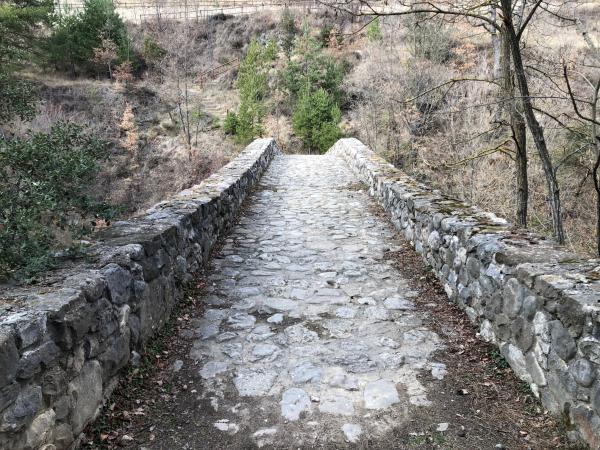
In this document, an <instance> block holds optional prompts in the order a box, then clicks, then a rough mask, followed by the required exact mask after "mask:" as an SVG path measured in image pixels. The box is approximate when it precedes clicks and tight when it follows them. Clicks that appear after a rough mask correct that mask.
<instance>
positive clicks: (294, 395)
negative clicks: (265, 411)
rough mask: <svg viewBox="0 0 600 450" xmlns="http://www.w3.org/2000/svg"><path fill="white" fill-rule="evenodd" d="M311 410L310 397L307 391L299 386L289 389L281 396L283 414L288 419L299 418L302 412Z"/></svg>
mask: <svg viewBox="0 0 600 450" xmlns="http://www.w3.org/2000/svg"><path fill="white" fill-rule="evenodd" d="M308 410H310V398H309V397H308V394H307V393H306V391H304V390H302V389H298V388H291V389H288V390H287V391H285V392H284V393H283V396H282V397H281V415H282V416H283V417H284V418H285V419H287V420H292V421H295V420H298V419H300V414H302V413H303V412H304V411H308Z"/></svg>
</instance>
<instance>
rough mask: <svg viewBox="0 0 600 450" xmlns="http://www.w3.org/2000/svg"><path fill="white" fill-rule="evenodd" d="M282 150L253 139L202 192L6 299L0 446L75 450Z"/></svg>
mask: <svg viewBox="0 0 600 450" xmlns="http://www.w3.org/2000/svg"><path fill="white" fill-rule="evenodd" d="M277 152H278V149H277V147H276V144H275V142H274V141H273V140H270V139H259V140H256V141H254V142H253V143H252V144H251V145H249V146H248V147H247V148H246V149H245V150H244V151H243V152H242V153H241V154H240V155H239V156H238V157H237V158H236V159H234V160H233V161H232V162H231V163H229V164H228V165H226V166H225V167H223V168H222V169H221V170H219V171H218V172H217V173H215V174H213V175H212V176H210V177H209V178H208V179H206V180H205V181H203V182H202V183H201V184H199V185H197V186H194V187H192V188H190V189H187V190H185V191H183V192H181V193H179V194H178V195H177V196H175V197H173V198H172V199H170V200H168V201H165V202H162V203H159V204H157V205H155V206H154V207H153V208H152V209H150V210H149V211H148V212H147V213H146V214H145V215H143V216H140V217H137V218H134V219H131V220H127V221H122V222H117V223H115V224H114V225H113V226H112V227H111V228H109V229H107V230H106V231H105V232H104V233H102V234H101V235H99V236H98V237H97V240H96V241H95V243H94V245H93V246H91V248H90V249H89V252H88V254H87V258H86V260H85V261H84V262H82V263H80V264H78V265H75V266H73V267H70V268H64V269H62V270H61V271H59V272H58V273H56V274H54V275H53V276H52V278H51V282H49V283H45V284H44V285H43V286H37V287H35V288H27V289H5V290H3V291H2V292H0V448H2V449H3V450H13V449H37V448H46V449H55V448H56V449H65V448H69V447H70V446H71V445H72V444H73V442H74V441H75V440H76V439H77V436H78V435H79V433H80V432H81V431H82V430H83V429H84V427H85V426H86V425H87V424H88V423H89V422H90V420H92V419H93V418H94V416H95V415H96V414H97V411H98V409H99V407H100V406H101V405H102V402H103V400H104V398H105V397H106V395H107V394H108V393H109V392H110V389H111V387H112V386H113V385H114V381H115V377H116V376H117V374H118V371H119V369H121V368H122V367H123V366H125V365H126V364H127V363H128V362H129V361H130V359H131V358H132V355H134V356H135V352H136V350H140V349H141V348H142V347H143V344H144V343H145V342H146V341H147V340H148V338H150V337H151V336H152V334H153V333H154V332H155V331H156V330H158V329H159V328H160V327H161V326H162V324H164V322H165V321H166V320H167V318H168V316H169V313H170V312H171V310H172V308H173V306H174V305H175V303H176V302H177V300H178V298H179V296H180V293H181V289H182V287H183V286H184V284H185V283H186V282H187V281H189V280H190V279H191V277H192V274H193V273H195V272H197V271H198V270H200V269H201V268H202V267H203V265H204V264H205V263H206V261H207V259H208V256H209V254H210V251H211V249H212V248H213V246H214V244H215V242H216V241H217V239H218V238H219V236H221V235H222V234H223V233H224V232H225V231H226V230H227V229H228V227H230V226H231V225H232V224H233V221H234V219H235V217H236V214H237V213H238V211H239V209H240V206H241V204H242V201H243V200H244V198H245V197H246V195H247V194H248V192H249V191H250V190H251V188H252V187H253V186H254V185H255V184H256V182H257V181H258V180H259V178H260V177H261V175H262V174H263V172H264V170H265V169H266V168H267V166H268V165H269V162H270V161H271V159H272V158H273V157H274V155H275V154H276V153H277Z"/></svg>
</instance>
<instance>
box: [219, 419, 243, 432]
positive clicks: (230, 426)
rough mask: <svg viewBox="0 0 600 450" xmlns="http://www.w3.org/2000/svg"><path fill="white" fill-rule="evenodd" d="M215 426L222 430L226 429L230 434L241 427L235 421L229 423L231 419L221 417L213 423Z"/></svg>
mask: <svg viewBox="0 0 600 450" xmlns="http://www.w3.org/2000/svg"><path fill="white" fill-rule="evenodd" d="M213 426H214V427H215V428H216V429H217V430H220V431H225V432H226V433H229V434H235V433H237V432H238V431H240V427H239V426H238V425H237V424H235V423H229V419H221V420H218V421H217V422H215V423H213Z"/></svg>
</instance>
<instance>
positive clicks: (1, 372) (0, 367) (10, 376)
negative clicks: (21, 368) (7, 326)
mask: <svg viewBox="0 0 600 450" xmlns="http://www.w3.org/2000/svg"><path fill="white" fill-rule="evenodd" d="M18 364H19V352H18V351H17V346H16V345H15V339H14V337H13V335H12V333H10V332H9V331H8V330H1V329H0V386H5V385H7V384H8V383H10V382H11V381H12V380H14V378H15V375H16V374H17V367H18Z"/></svg>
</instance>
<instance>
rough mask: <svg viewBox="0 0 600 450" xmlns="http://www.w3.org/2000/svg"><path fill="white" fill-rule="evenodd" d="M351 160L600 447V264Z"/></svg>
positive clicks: (507, 353) (516, 360)
mask: <svg viewBox="0 0 600 450" xmlns="http://www.w3.org/2000/svg"><path fill="white" fill-rule="evenodd" d="M329 153H331V154H334V155H339V156H341V157H343V158H344V159H345V160H346V162H347V163H348V164H349V165H350V167H351V168H352V169H353V171H354V172H355V173H356V175H357V176H358V177H359V179H360V180H362V181H363V182H364V183H366V184H367V185H368V187H369V189H370V192H371V194H372V195H373V196H375V197H376V198H377V200H378V201H379V203H380V204H381V205H382V206H383V207H384V209H385V210H386V211H387V213H388V214H389V216H390V217H391V220H392V222H393V223H394V225H395V226H396V227H397V228H398V229H399V230H400V231H401V232H402V233H403V234H404V236H405V237H406V238H407V239H408V240H409V241H410V242H411V243H412V244H413V245H414V247H415V249H416V251H417V252H419V253H420V254H421V255H422V256H423V259H424V260H425V261H426V262H427V264H429V265H430V266H431V267H432V268H433V270H435V273H436V274H437V276H438V278H439V279H440V281H441V282H442V284H443V286H444V288H445V290H446V293H447V294H448V297H449V298H450V299H451V300H452V301H454V302H456V303H457V304H458V305H460V307H461V308H462V309H464V311H465V312H466V314H467V315H468V316H469V318H470V319H471V321H472V322H474V323H476V324H478V325H479V327H480V335H481V337H483V338H484V339H486V340H488V341H491V342H494V343H496V344H497V345H498V347H499V348H500V350H501V351H502V354H503V355H504V357H505V358H506V360H507V361H508V362H509V363H510V365H511V367H512V368H513V370H514V371H515V373H516V374H517V375H518V376H519V377H520V378H521V379H522V380H524V381H526V382H527V383H529V385H530V386H531V388H532V390H533V392H534V393H535V394H536V395H538V396H539V397H540V398H541V401H542V403H543V405H544V406H545V407H546V408H548V410H550V411H551V412H553V413H555V414H565V416H566V417H568V418H569V419H570V421H571V423H572V424H573V425H574V426H575V427H576V428H577V430H578V431H579V432H580V433H581V435H582V436H583V437H584V438H585V440H587V441H588V442H589V443H590V444H591V446H592V448H594V449H595V448H599V447H600V377H599V376H598V374H599V367H600V314H599V313H600V260H597V259H596V260H585V259H582V258H581V257H578V256H577V255H573V254H571V253H567V252H566V251H564V249H562V248H560V247H558V246H556V245H555V244H553V243H552V242H551V241H548V240H544V239H542V238H540V237H539V236H537V235H534V234H529V233H523V232H520V231H518V232H517V231H513V230H512V229H511V226H510V225H509V224H508V223H507V222H506V221H505V220H503V219H500V218H498V217H496V216H494V215H493V214H489V213H486V212H483V211H481V210H480V209H478V208H475V207H473V206H469V205H466V204H463V203H460V202H457V201H455V200H451V199H448V198H446V197H443V196H442V195H440V194H438V193H437V192H432V191H431V190H429V189H427V188H426V187H424V186H423V185H420V184H418V183H417V182H415V181H414V180H413V179H411V178H410V177H408V176H406V175H404V174H403V173H402V172H400V171H398V170H397V169H395V168H394V167H393V166H391V165H390V164H388V163H386V162H385V161H384V160H383V159H382V158H380V157H379V156H377V155H375V154H374V153H373V152H372V151H371V150H369V149H368V148H367V147H365V146H364V145H363V144H362V143H361V142H360V141H357V140H356V139H342V140H340V141H338V142H337V143H336V145H335V146H334V147H332V149H331V150H330V151H329Z"/></svg>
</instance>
